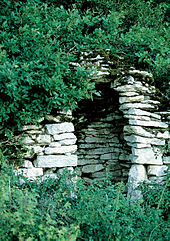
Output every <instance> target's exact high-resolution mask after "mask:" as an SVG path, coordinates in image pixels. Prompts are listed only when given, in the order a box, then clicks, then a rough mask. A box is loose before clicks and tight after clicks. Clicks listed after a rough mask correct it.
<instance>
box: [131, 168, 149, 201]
mask: <svg viewBox="0 0 170 241" xmlns="http://www.w3.org/2000/svg"><path fill="white" fill-rule="evenodd" d="M145 180H147V175H146V169H145V167H144V166H143V165H132V166H131V168H130V171H129V178H128V196H129V197H130V199H131V201H132V202H135V201H137V200H139V199H142V193H141V191H140V190H136V188H137V187H138V186H139V184H140V183H143V182H144V181H145Z"/></svg>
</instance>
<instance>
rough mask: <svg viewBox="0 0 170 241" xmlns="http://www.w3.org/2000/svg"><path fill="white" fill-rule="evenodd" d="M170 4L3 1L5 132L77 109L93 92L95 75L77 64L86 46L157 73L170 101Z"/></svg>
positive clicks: (0, 49)
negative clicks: (108, 51)
mask: <svg viewBox="0 0 170 241" xmlns="http://www.w3.org/2000/svg"><path fill="white" fill-rule="evenodd" d="M168 6H169V5H168V1H160V0H126V1H124V0H69V1H68V0H1V1H0V122H1V124H2V130H4V127H10V128H11V127H16V126H19V127H20V126H21V125H22V124H24V123H30V122H33V121H34V120H36V119H37V118H39V117H40V116H43V115H45V114H47V113H50V112H51V111H52V110H54V109H55V110H58V109H60V110H67V109H73V108H75V107H76V106H77V102H78V101H79V100H81V99H82V98H89V97H90V96H91V95H93V94H94V93H95V85H94V83H93V82H92V80H91V79H92V73H91V72H90V71H88V70H86V69H84V68H83V67H76V68H74V69H73V68H72V67H71V66H70V63H71V62H78V61H79V55H80V52H81V51H85V50H87V51H88V50H94V49H98V50H102V51H104V50H106V49H110V50H111V52H112V54H113V56H115V57H116V56H122V57H124V58H125V59H126V61H127V62H129V63H130V64H131V65H135V66H137V67H138V68H142V69H147V70H149V71H151V72H152V73H153V74H154V78H155V85H156V86H157V87H159V89H160V90H161V91H163V93H164V97H165V98H168V69H169V59H168V51H169V49H168V34H169V31H168V30H169V21H168ZM94 74H95V73H94Z"/></svg>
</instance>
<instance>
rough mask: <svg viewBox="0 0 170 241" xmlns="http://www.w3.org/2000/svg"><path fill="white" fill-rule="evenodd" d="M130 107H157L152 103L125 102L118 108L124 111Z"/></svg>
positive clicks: (150, 108)
mask: <svg viewBox="0 0 170 241" xmlns="http://www.w3.org/2000/svg"><path fill="white" fill-rule="evenodd" d="M130 108H135V109H143V110H152V109H157V108H158V107H155V106H154V105H151V104H141V103H127V104H122V105H121V106H120V108H119V109H120V110H122V111H124V110H128V109H130Z"/></svg>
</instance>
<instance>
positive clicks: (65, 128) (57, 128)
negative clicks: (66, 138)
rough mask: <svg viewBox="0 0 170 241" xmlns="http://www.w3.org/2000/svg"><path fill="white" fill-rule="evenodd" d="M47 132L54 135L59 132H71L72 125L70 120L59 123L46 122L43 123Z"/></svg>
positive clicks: (72, 129)
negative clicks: (45, 123)
mask: <svg viewBox="0 0 170 241" xmlns="http://www.w3.org/2000/svg"><path fill="white" fill-rule="evenodd" d="M45 127H46V129H47V133H48V134H50V135H56V134H59V133H67V132H73V131H74V126H73V124H72V123H71V122H64V123H59V124H47V125H45Z"/></svg>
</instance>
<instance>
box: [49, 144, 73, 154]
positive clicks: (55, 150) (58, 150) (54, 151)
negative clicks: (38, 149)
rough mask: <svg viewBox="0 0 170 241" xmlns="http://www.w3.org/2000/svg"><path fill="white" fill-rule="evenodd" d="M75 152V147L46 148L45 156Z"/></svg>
mask: <svg viewBox="0 0 170 241" xmlns="http://www.w3.org/2000/svg"><path fill="white" fill-rule="evenodd" d="M76 150H77V145H72V146H60V147H46V148H45V154H47V155H51V154H64V153H68V152H69V153H74V152H75V151H76Z"/></svg>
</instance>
